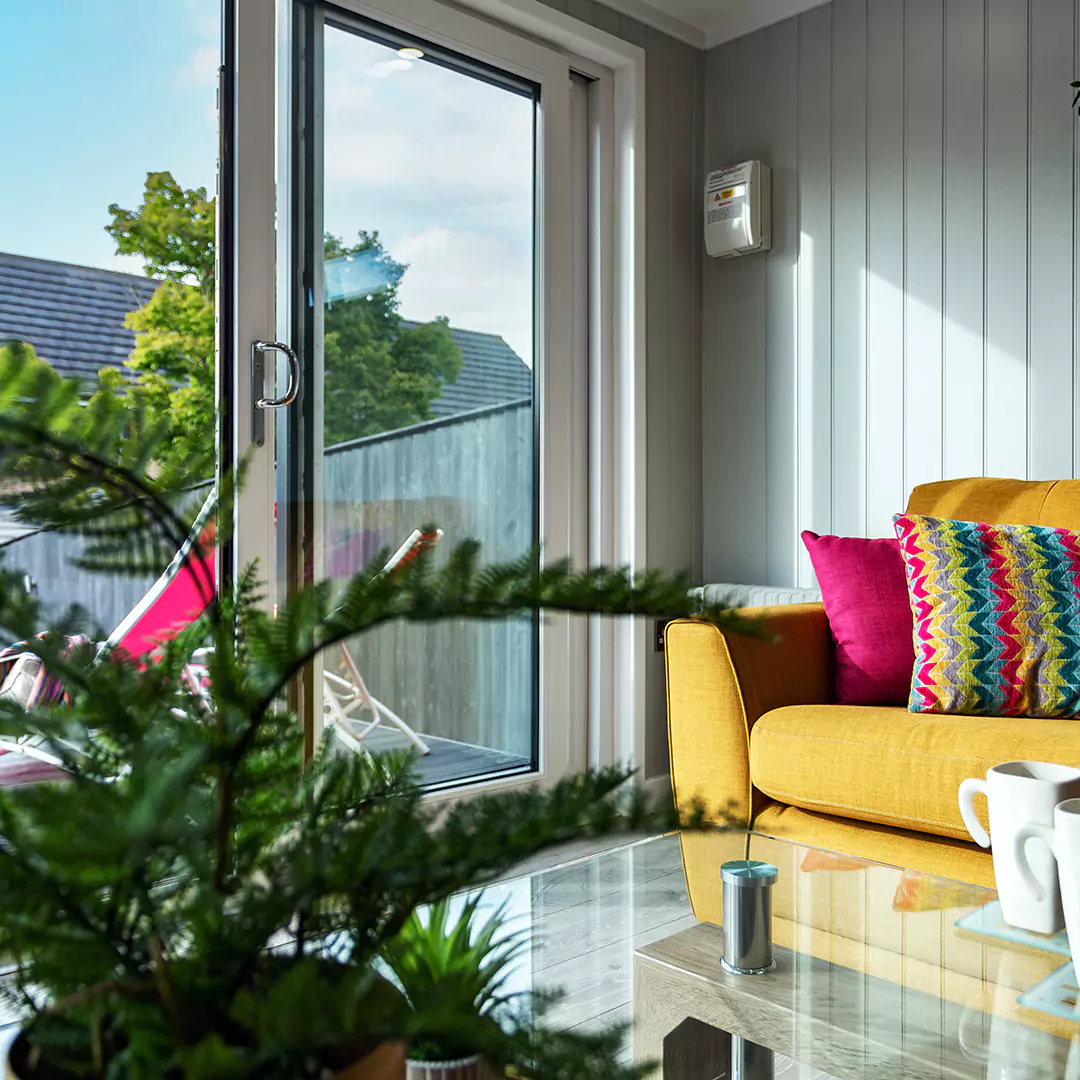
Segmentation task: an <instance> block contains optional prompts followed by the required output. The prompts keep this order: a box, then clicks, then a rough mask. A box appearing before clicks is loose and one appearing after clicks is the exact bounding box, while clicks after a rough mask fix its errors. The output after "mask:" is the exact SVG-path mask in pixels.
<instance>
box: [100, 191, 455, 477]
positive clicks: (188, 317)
mask: <svg viewBox="0 0 1080 1080" xmlns="http://www.w3.org/2000/svg"><path fill="white" fill-rule="evenodd" d="M109 214H110V215H111V218H112V221H111V222H110V224H109V225H107V226H106V231H107V232H108V233H109V235H110V236H112V238H113V239H114V240H115V241H116V250H117V252H118V253H119V254H121V255H138V256H140V257H141V258H142V259H143V260H144V263H145V266H146V272H147V274H149V275H151V276H153V277H158V278H161V279H162V281H161V284H160V285H158V287H157V289H156V290H155V292H154V294H153V296H152V297H151V298H150V300H149V301H147V303H146V304H144V305H143V306H142V307H141V308H139V309H138V310H137V311H133V312H132V313H131V314H130V315H128V317H127V320H126V323H125V325H126V326H127V327H128V329H130V330H133V331H135V335H136V338H135V349H134V351H133V352H132V354H131V357H130V358H129V359H128V361H127V366H128V368H129V369H130V371H131V372H132V374H133V376H134V378H133V379H131V378H127V377H125V376H124V375H123V373H121V372H118V371H116V370H115V369H105V370H103V371H102V372H101V374H100V382H101V384H102V386H103V388H104V390H103V392H105V393H108V394H111V395H113V396H120V397H125V396H127V397H130V399H131V400H132V401H134V399H135V398H139V399H141V405H140V407H141V408H149V409H151V410H153V411H155V412H157V413H159V414H160V415H161V416H163V417H167V418H168V421H169V425H170V429H171V430H170V436H169V439H168V441H167V443H166V445H165V449H164V451H163V452H165V453H168V454H171V455H172V456H173V457H175V458H178V459H179V460H183V461H190V460H193V459H194V457H196V456H200V455H201V454H202V449H203V447H204V445H206V444H208V443H211V442H212V441H213V432H214V408H215V389H214V215H215V206H214V200H213V198H212V197H208V196H207V193H206V189H205V188H201V187H200V188H184V187H182V186H181V185H180V184H179V183H178V182H177V181H176V180H175V179H174V178H173V176H172V174H171V173H168V172H157V173H149V174H148V175H147V178H146V186H145V189H144V192H143V201H142V203H141V204H140V205H139V206H138V207H137V208H136V209H134V210H126V209H123V208H122V207H120V206H118V205H117V204H115V203H114V204H113V205H111V206H110V207H109ZM325 255H326V258H327V259H328V260H329V259H345V260H357V259H362V260H364V261H365V262H366V263H368V264H370V266H371V267H372V268H373V269H374V270H375V271H376V274H375V276H374V278H373V286H372V290H371V291H370V292H365V293H363V294H362V295H357V296H351V297H347V298H344V299H338V300H335V301H333V302H331V303H328V305H327V309H326V312H325V339H324V342H325V344H324V348H325V383H324V393H325V401H326V420H325V435H324V438H325V443H326V445H328V446H330V445H333V444H334V443H338V442H344V441H346V440H348V439H355V438H359V437H361V436H364V435H373V434H377V433H379V432H382V431H390V430H393V429H394V428H398V427H403V426H405V425H407V424H412V423H416V422H418V421H421V420H426V419H429V418H430V416H431V403H432V401H434V400H435V399H436V398H437V397H439V395H440V394H441V393H442V389H443V386H444V385H445V384H447V383H452V382H454V381H455V380H456V379H457V376H458V372H459V371H460V368H461V351H460V350H459V349H458V347H457V345H456V344H455V343H454V340H453V337H452V336H451V334H450V331H449V328H448V325H447V322H446V320H445V319H436V320H435V321H434V322H431V323H427V324H424V325H421V326H417V327H414V328H403V327H402V326H401V318H400V315H399V314H398V297H397V291H398V287H399V285H400V283H401V279H402V276H403V275H404V273H405V271H406V269H407V268H406V267H405V266H404V265H403V264H402V263H399V262H396V261H394V260H393V259H392V258H391V257H390V256H389V254H388V253H387V252H386V251H385V249H384V248H383V247H382V245H381V244H380V242H379V237H378V233H367V232H361V233H360V234H359V236H358V240H357V242H356V243H355V244H352V245H346V244H344V243H343V242H342V241H341V240H340V239H338V238H337V237H334V236H331V235H329V234H328V235H327V237H326V243H325Z"/></svg>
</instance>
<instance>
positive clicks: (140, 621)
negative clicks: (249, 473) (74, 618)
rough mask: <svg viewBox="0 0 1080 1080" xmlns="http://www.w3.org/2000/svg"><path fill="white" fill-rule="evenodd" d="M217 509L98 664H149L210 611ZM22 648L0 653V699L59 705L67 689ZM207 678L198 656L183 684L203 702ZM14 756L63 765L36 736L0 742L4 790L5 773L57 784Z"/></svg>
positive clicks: (201, 519) (213, 495)
mask: <svg viewBox="0 0 1080 1080" xmlns="http://www.w3.org/2000/svg"><path fill="white" fill-rule="evenodd" d="M216 508H217V491H216V489H215V490H213V491H211V492H210V494H209V495H208V496H207V498H206V501H205V502H204V503H203V505H202V508H201V509H200V510H199V514H198V516H197V517H196V519H195V524H194V525H193V526H192V528H191V531H190V532H189V534H188V537H187V539H186V540H185V541H184V543H183V545H182V546H181V548H180V550H179V551H178V552H177V553H176V555H175V556H174V557H173V559H172V561H171V562H170V563H169V565H168V566H167V567H166V568H165V571H164V572H163V573H162V575H161V576H160V577H159V578H158V579H157V581H155V582H154V584H153V585H152V586H151V587H150V590H149V591H148V592H147V593H146V595H145V596H144V597H143V598H142V599H141V600H140V601H139V603H138V604H136V605H135V607H134V608H132V610H131V611H130V612H129V613H128V614H127V615H126V616H125V617H124V618H123V619H122V620H121V622H120V625H119V626H117V627H116V629H115V630H114V631H113V632H112V633H111V634H110V635H109V637H108V639H107V640H106V641H105V643H104V644H103V645H102V646H101V647H100V649H99V650H98V653H97V657H96V661H100V660H101V659H103V658H104V657H106V656H108V655H109V654H110V653H113V652H116V653H117V654H118V655H120V656H123V657H126V658H130V659H135V660H138V661H140V662H142V663H151V662H152V656H153V651H154V649H155V648H157V647H158V646H159V645H161V644H162V643H163V642H164V641H167V640H168V639H169V638H171V637H174V636H175V635H176V634H177V633H179V632H180V631H181V630H182V629H183V628H184V627H186V626H190V625H191V623H192V622H194V621H195V619H197V618H198V617H199V616H200V615H201V614H202V613H203V612H204V611H205V610H206V607H207V605H208V604H209V603H210V601H211V599H212V598H213V596H214V594H215V591H216V588H217V575H216V570H215V566H214V553H213V549H212V547H210V546H208V545H210V544H212V542H213V524H212V518H213V514H214V511H215V509H216ZM196 548H198V550H196ZM88 642H89V639H88V638H85V637H81V636H80V637H78V638H71V639H69V645H70V646H71V647H75V646H78V645H83V644H86V643H88ZM23 644H24V643H22V642H20V643H17V644H15V645H12V646H10V647H9V648H7V649H4V650H2V651H0V679H2V680H3V683H2V686H0V696H2V695H4V694H8V695H10V696H12V697H14V698H16V700H19V701H21V703H22V704H23V705H24V706H25V707H26V708H33V707H35V706H40V705H48V704H61V703H62V702H63V701H64V699H65V697H66V691H65V690H64V687H63V685H62V684H61V683H60V682H59V680H57V679H56V678H53V677H51V676H50V675H49V673H48V672H47V671H46V670H45V668H44V666H43V665H42V664H41V662H40V660H39V659H38V658H37V657H36V656H35V655H34V654H33V653H28V652H27V651H26V650H25V649H24V648H21V646H22V645H23ZM96 661H95V662H96ZM203 672H205V668H203V667H202V666H201V665H200V664H199V663H198V657H197V656H196V657H195V658H194V660H193V663H191V664H189V665H188V667H187V668H186V669H185V672H184V678H185V680H186V681H187V682H188V683H189V685H190V687H191V689H192V690H193V691H194V692H195V693H197V694H198V695H199V696H200V697H205V692H206V685H205V679H204V677H203ZM12 752H15V753H18V754H23V755H26V756H27V757H30V758H33V759H35V760H37V761H38V762H39V763H40V764H42V765H44V766H46V767H49V768H51V769H52V771H53V772H54V773H55V772H57V771H58V768H57V767H58V766H59V765H60V764H61V759H60V758H59V757H57V755H55V754H53V753H50V752H49V750H48V748H47V746H45V745H44V744H43V743H42V741H41V740H40V739H39V738H38V737H37V736H32V735H27V736H22V737H20V738H14V739H13V738H8V737H6V736H0V786H3V785H4V784H5V768H8V769H9V770H10V772H11V775H12V776H14V777H16V778H17V779H16V780H15V782H17V783H32V782H34V779H46V778H55V777H45V776H41V777H35V778H34V779H26V778H25V777H26V776H27V775H28V770H27V769H26V768H24V769H22V770H21V771H20V770H17V769H15V767H14V766H13V765H11V764H10V763H9V762H7V761H6V760H5V758H6V756H7V755H9V754H10V753H12ZM29 771H32V770H29Z"/></svg>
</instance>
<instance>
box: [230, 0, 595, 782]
mask: <svg viewBox="0 0 1080 1080" xmlns="http://www.w3.org/2000/svg"><path fill="white" fill-rule="evenodd" d="M236 3H237V5H238V8H239V9H240V10H241V11H242V12H244V17H243V18H241V17H239V16H238V19H237V40H238V48H237V63H238V67H239V69H240V72H241V74H240V78H239V79H238V80H237V88H238V90H237V105H236V127H237V159H238V161H240V160H241V159H242V160H243V162H244V167H243V168H240V167H239V166H238V168H237V196H238V197H237V207H238V211H239V210H240V209H241V208H243V210H244V214H243V216H241V214H240V213H239V212H238V214H237V228H236V234H237V240H236V261H237V264H238V265H240V266H245V265H246V266H247V267H250V266H252V265H253V263H252V260H253V259H255V258H261V259H262V262H261V263H260V267H261V269H260V272H259V273H257V274H256V275H255V280H254V281H250V280H244V281H243V282H241V280H240V278H241V277H243V278H245V279H246V278H247V275H246V274H244V275H240V276H239V277H238V279H237V293H236V297H237V317H236V332H235V335H234V337H235V344H234V357H235V372H234V376H235V381H234V386H235V389H236V410H237V418H236V433H235V442H236V447H235V452H236V454H237V455H238V458H237V459H239V457H243V456H244V454H245V453H248V454H249V462H250V464H249V471H248V477H247V482H246V484H245V487H244V490H243V492H242V493H241V496H240V500H239V504H238V512H237V528H236V534H235V544H236V551H237V556H238V560H237V561H238V565H245V564H246V563H248V562H250V561H251V560H252V559H254V558H258V559H260V560H261V561H262V565H264V566H267V567H270V566H272V565H273V562H272V559H273V551H272V547H273V538H272V535H270V530H269V528H268V527H267V525H268V523H269V522H270V521H271V515H272V509H273V471H274V470H273V460H274V458H273V433H272V428H273V427H274V425H273V424H267V440H266V445H265V446H264V447H262V448H261V449H259V450H254V451H251V450H249V449H248V444H249V443H250V420H249V417H250V409H251V393H250V374H249V372H248V370H247V359H246V357H247V350H246V348H245V341H250V340H252V339H253V338H254V337H260V336H264V335H267V334H268V333H269V328H271V327H273V326H274V325H275V320H274V317H273V314H274V306H273V304H274V282H273V274H272V269H271V268H272V266H273V253H274V229H273V222H274V209H275V208H274V175H275V168H274V166H275V155H274V143H275V138H274V136H275V130H276V129H275V117H274V103H275V94H276V93H277V90H279V89H280V88H277V89H276V88H275V86H274V71H275V63H274V61H275V55H276V50H275V34H274V22H275V5H274V4H269V3H266V0H236ZM337 7H338V8H340V9H342V10H344V11H346V12H353V13H355V14H357V15H360V16H362V17H366V18H370V19H373V20H376V21H378V22H381V23H384V24H386V25H388V26H392V27H394V28H396V29H398V30H402V31H405V32H411V33H414V34H416V36H417V37H419V38H423V39H426V40H428V41H432V42H435V43H438V44H440V45H443V46H445V47H447V48H449V49H452V50H454V51H456V52H460V53H463V54H465V55H468V56H472V57H475V58H476V59H478V60H482V61H485V62H487V63H490V64H492V65H493V66H495V67H498V68H502V69H504V70H507V71H509V72H512V73H514V74H518V75H521V76H524V77H526V78H528V79H530V80H532V81H534V82H536V83H538V84H539V86H540V88H541V104H540V109H539V116H538V124H537V129H538V136H537V137H538V145H537V186H538V199H537V213H538V220H537V235H538V240H539V244H538V249H537V254H538V258H537V263H536V289H537V295H536V317H537V326H538V327H540V328H541V330H542V333H541V335H540V337H539V339H538V341H537V350H536V357H535V361H534V363H535V365H536V370H537V372H538V378H537V383H538V395H537V396H538V405H537V407H538V409H539V413H540V432H541V453H540V461H541V469H540V534H541V537H542V543H543V548H544V558H545V560H547V561H553V560H557V559H559V558H562V557H564V556H569V557H570V558H571V559H572V560H573V561H574V562H575V564H577V565H584V563H585V562H586V561H587V559H588V555H589V552H588V551H587V550H585V549H584V545H583V544H582V542H581V540H580V537H581V533H582V530H581V529H580V527H579V528H578V529H577V532H576V534H575V529H574V515H573V514H572V512H571V511H572V507H573V505H574V502H575V494H576V493H580V492H581V490H582V487H583V485H587V484H588V476H587V475H586V470H585V463H586V461H587V454H585V453H584V452H575V440H576V441H581V440H584V439H586V438H587V433H585V432H582V431H575V430H574V425H573V422H572V416H573V408H572V404H573V395H572V376H573V372H572V370H571V363H572V355H573V350H572V319H571V308H572V300H573V297H572V292H571V280H570V275H569V274H568V273H566V272H564V271H565V268H566V267H568V266H569V265H570V259H571V254H570V253H571V243H570V236H569V229H568V228H567V227H566V223H567V222H569V220H570V168H569V131H570V79H569V69H570V64H569V60H568V58H567V56H566V55H565V54H564V53H561V52H559V51H556V50H555V49H552V48H550V47H548V46H544V45H541V44H538V43H536V42H534V41H530V40H527V39H525V38H523V37H521V36H519V35H517V34H515V33H511V32H509V31H507V30H505V29H502V28H501V27H499V26H495V25H492V24H491V23H490V22H487V21H485V20H483V19H478V18H476V17H475V16H474V15H471V14H469V13H468V12H464V11H461V10H459V9H455V8H450V7H446V6H444V5H443V4H441V3H438V2H437V0H338V3H337ZM260 12H261V21H260ZM281 22H282V23H283V24H284V25H281V26H279V32H285V31H286V27H287V26H288V22H287V21H286V20H282V21H281ZM256 24H258V25H256ZM241 44H242V45H243V48H241V47H240V45H241ZM245 61H246V64H245ZM245 68H247V69H248V70H245ZM245 136H246V141H245ZM287 160H288V158H287V155H284V154H283V155H280V159H279V162H278V167H279V168H281V167H284V165H285V163H286V162H287ZM264 170H265V171H264ZM287 188H288V180H287V178H283V183H282V189H283V190H284V189H287ZM278 210H279V216H278V220H279V224H280V226H281V227H282V228H284V227H286V224H285V220H284V211H285V208H284V207H279V208H278ZM260 217H261V222H260V220H259V219H260ZM260 225H261V228H260ZM241 286H242V287H243V288H244V289H245V292H244V293H243V294H242V293H241V291H240V290H241ZM241 301H242V302H241ZM249 335H250V336H249ZM575 464H577V466H578V467H577V468H576V469H575ZM272 576H273V575H272ZM267 585H268V586H270V587H272V586H273V581H272V580H270V581H268V582H267ZM540 658H541V659H540V664H541V674H540V687H539V691H540V718H541V723H540V755H539V756H540V761H539V778H540V780H541V781H542V782H543V781H549V780H555V779H558V778H559V777H561V776H563V775H565V774H566V773H567V772H568V771H573V770H577V769H580V768H583V767H584V766H585V765H586V763H587V762H586V750H585V741H584V739H583V738H581V732H580V724H581V723H583V722H584V720H585V717H586V715H587V711H588V695H587V685H586V678H587V636H586V628H585V626H584V624H583V623H582V622H581V620H577V621H574V620H571V619H570V618H569V617H566V616H552V617H547V618H545V619H544V620H543V622H542V624H541V629H540ZM575 718H577V720H578V724H577V725H575V723H574V719H575ZM575 727H577V728H578V730H577V731H575ZM536 779H537V774H530V775H528V776H524V777H521V778H509V779H507V780H503V781H491V782H490V783H489V784H488V785H476V786H477V787H479V786H496V785H498V786H506V785H508V784H513V783H532V782H535V781H536Z"/></svg>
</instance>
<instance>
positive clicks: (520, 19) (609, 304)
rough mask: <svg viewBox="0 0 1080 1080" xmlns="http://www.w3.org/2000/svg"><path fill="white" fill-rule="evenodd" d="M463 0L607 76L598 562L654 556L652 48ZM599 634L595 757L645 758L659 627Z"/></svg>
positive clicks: (592, 717) (594, 524) (594, 247)
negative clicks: (649, 416)
mask: <svg viewBox="0 0 1080 1080" xmlns="http://www.w3.org/2000/svg"><path fill="white" fill-rule="evenodd" d="M457 2H458V3H460V4H462V5H463V6H465V7H468V8H471V9H472V10H474V11H477V12H480V13H482V14H484V15H486V16H488V17H490V18H493V19H497V20H498V21H499V22H501V23H502V24H504V25H506V26H510V27H514V28H515V29H517V30H520V31H522V32H523V33H527V34H529V35H530V36H531V37H533V38H535V39H537V40H540V41H544V42H548V43H549V44H551V45H552V46H554V47H555V48H558V49H561V50H563V51H565V52H566V53H568V54H570V55H572V56H573V57H574V67H575V68H576V69H577V70H579V71H582V72H584V73H586V74H589V75H592V76H593V77H594V78H595V79H596V82H594V83H593V87H592V94H591V100H590V103H589V111H590V127H591V132H590V137H591V138H593V139H594V140H595V141H596V146H595V152H596V155H597V160H598V164H599V174H598V176H597V177H596V183H597V185H598V186H597V187H596V190H594V192H593V201H592V207H591V209H592V210H593V221H592V231H593V235H592V239H591V244H590V273H591V282H590V309H591V310H590V313H589V319H590V325H591V327H592V337H591V342H590V350H589V352H590V362H589V367H590V375H589V398H590V423H589V443H590V446H589V516H590V529H589V561H590V563H592V564H594V565H595V564H596V563H606V564H608V565H613V566H633V567H639V568H640V567H644V566H646V565H648V551H647V548H646V535H647V530H646V513H647V506H646V462H647V456H646V455H647V450H648V448H647V442H646V435H647V432H646V401H645V389H646V381H645V371H646V368H645V364H646V340H647V339H646V326H645V311H646V288H645V275H646V260H645V236H646V232H645V228H646V221H645V176H646V170H645V136H646V132H645V50H644V49H642V48H640V47H639V46H637V45H633V44H631V43H630V42H628V41H624V40H623V39H622V38H618V37H615V36H614V35H613V34H609V33H607V32H606V31H604V30H599V29H597V28H596V27H594V26H591V25H589V24H588V23H584V22H582V21H580V20H579V19H575V18H573V17H571V16H569V15H565V14H563V13H562V12H560V11H557V10H555V9H554V8H552V7H549V6H548V5H547V4H544V3H540V2H539V0H457ZM597 211H598V212H597ZM589 638H590V640H589V660H590V665H589V674H588V694H589V734H588V741H589V751H588V757H589V764H590V765H593V766H599V765H609V764H624V765H632V766H635V767H638V768H644V765H645V725H646V715H647V714H646V705H647V699H646V695H645V673H646V669H647V665H648V663H649V659H650V656H649V654H650V650H651V648H652V635H651V632H650V627H649V626H648V625H646V624H645V623H644V622H643V621H642V620H636V621H634V620H630V619H620V620H617V621H616V622H614V623H612V622H611V621H606V622H602V621H599V620H593V624H592V626H591V627H590V634H589Z"/></svg>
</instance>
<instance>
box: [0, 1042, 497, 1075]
mask: <svg viewBox="0 0 1080 1080" xmlns="http://www.w3.org/2000/svg"><path fill="white" fill-rule="evenodd" d="M28 1049H29V1047H28V1046H27V1043H26V1039H25V1038H24V1037H23V1036H22V1035H20V1036H19V1037H18V1038H17V1039H16V1040H15V1042H14V1043H12V1046H11V1049H10V1050H9V1051H8V1053H7V1057H6V1058H5V1060H4V1077H5V1080H23V1078H22V1077H21V1076H20V1075H19V1073H18V1072H17V1071H16V1069H15V1066H14V1065H13V1064H12V1057H14V1058H15V1060H16V1061H20V1062H21V1061H24V1060H25V1058H26V1053H27V1051H28ZM444 1075H445V1077H446V1080H459V1076H460V1080H466V1077H467V1078H468V1080H472V1077H473V1076H474V1075H476V1076H479V1074H473V1073H468V1074H466V1073H461V1074H457V1073H447V1074H443V1073H437V1074H436V1073H433V1074H432V1076H433V1077H434V1076H439V1077H443V1076H444ZM334 1080H405V1044H404V1043H400V1042H394V1043H382V1044H380V1045H379V1046H377V1047H376V1048H375V1049H374V1050H372V1052H371V1053H370V1054H368V1055H367V1056H366V1057H363V1058H361V1059H360V1060H359V1061H357V1062H354V1063H353V1064H352V1065H350V1066H349V1067H348V1068H347V1069H342V1070H341V1071H340V1072H338V1073H336V1074H335V1076H334ZM484 1080H487V1078H486V1077H484Z"/></svg>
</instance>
